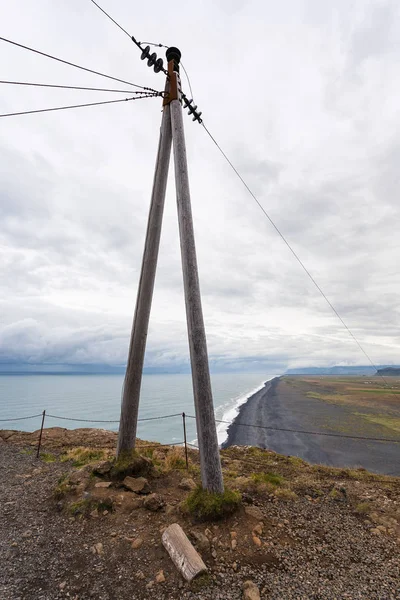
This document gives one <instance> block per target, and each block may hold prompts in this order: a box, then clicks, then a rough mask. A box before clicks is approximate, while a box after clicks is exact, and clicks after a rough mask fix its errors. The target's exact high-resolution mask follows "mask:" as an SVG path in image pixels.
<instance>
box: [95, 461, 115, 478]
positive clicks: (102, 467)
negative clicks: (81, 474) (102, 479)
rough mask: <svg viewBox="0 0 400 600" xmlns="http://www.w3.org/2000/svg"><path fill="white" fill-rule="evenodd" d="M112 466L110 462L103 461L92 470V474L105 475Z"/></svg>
mask: <svg viewBox="0 0 400 600" xmlns="http://www.w3.org/2000/svg"><path fill="white" fill-rule="evenodd" d="M112 466H113V465H112V462H111V461H109V460H103V461H102V462H100V463H98V464H97V465H96V466H95V467H94V468H93V473H94V474H95V475H107V474H108V473H109V472H110V471H111V469H112Z"/></svg>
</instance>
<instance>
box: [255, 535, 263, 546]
mask: <svg viewBox="0 0 400 600" xmlns="http://www.w3.org/2000/svg"><path fill="white" fill-rule="evenodd" d="M253 543H254V544H255V545H256V546H257V548H261V546H262V541H261V540H260V538H259V537H257V536H256V535H253Z"/></svg>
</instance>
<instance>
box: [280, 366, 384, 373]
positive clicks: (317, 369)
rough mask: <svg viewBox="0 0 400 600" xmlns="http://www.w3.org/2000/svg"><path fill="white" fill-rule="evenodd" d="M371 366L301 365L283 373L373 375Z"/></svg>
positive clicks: (373, 370)
mask: <svg viewBox="0 0 400 600" xmlns="http://www.w3.org/2000/svg"><path fill="white" fill-rule="evenodd" d="M375 373H376V371H375V369H374V368H373V367H368V366H366V367H364V366H356V367H342V366H340V367H303V368H300V369H288V370H287V371H286V373H285V375H375Z"/></svg>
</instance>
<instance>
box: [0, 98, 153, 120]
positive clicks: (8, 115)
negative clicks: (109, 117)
mask: <svg viewBox="0 0 400 600" xmlns="http://www.w3.org/2000/svg"><path fill="white" fill-rule="evenodd" d="M157 96H158V94H147V95H143V96H139V97H138V96H135V97H134V98H122V99H121V100H106V101H104V102H90V103H88V104H73V105H71V106H56V107H54V108H41V109H39V110H25V111H21V112H15V113H6V114H3V115H0V118H1V117H16V116H20V115H32V114H35V113H43V112H51V111H55V110H67V109H68V108H83V107H86V106H99V105H101V104H116V103H117V102H129V101H130V100H140V99H141V98H156V97H157Z"/></svg>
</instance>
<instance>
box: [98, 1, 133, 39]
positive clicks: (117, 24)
mask: <svg viewBox="0 0 400 600" xmlns="http://www.w3.org/2000/svg"><path fill="white" fill-rule="evenodd" d="M91 2H93V4H94V5H95V6H97V8H98V9H99V10H101V12H102V13H103V14H105V15H106V17H108V18H109V19H110V21H112V22H113V23H115V25H116V26H117V27H119V28H120V30H121V31H123V32H124V33H125V35H127V36H128V37H129V38H131V39H132V36H131V35H130V34H129V33H128V32H127V31H126V29H124V28H123V27H122V25H120V24H119V23H117V21H116V20H115V19H113V18H112V16H111V15H109V14H108V12H106V11H105V10H104V8H101V6H100V5H99V4H97V2H95V1H94V0H91Z"/></svg>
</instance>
